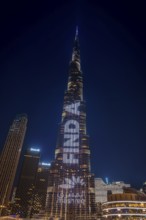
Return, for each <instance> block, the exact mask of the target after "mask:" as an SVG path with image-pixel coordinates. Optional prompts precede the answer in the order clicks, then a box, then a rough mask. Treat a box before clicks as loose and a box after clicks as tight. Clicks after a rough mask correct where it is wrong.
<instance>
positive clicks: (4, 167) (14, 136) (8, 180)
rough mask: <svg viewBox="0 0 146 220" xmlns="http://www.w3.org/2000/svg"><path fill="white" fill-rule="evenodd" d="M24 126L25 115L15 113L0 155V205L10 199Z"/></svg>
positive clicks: (25, 123)
mask: <svg viewBox="0 0 146 220" xmlns="http://www.w3.org/2000/svg"><path fill="white" fill-rule="evenodd" d="M26 126H27V116H26V115H24V114H23V115H17V116H16V118H15V119H14V121H13V123H12V125H11V126H10V129H9V132H8V136H7V138H6V141H5V144H4V147H3V150H2V152H1V155H0V206H7V205H8V203H9V201H10V197H11V194H12V187H13V184H14V179H15V175H16V171H17V166H18V162H19V158H20V153H21V149H22V145H23V141H24V137H25V133H26Z"/></svg>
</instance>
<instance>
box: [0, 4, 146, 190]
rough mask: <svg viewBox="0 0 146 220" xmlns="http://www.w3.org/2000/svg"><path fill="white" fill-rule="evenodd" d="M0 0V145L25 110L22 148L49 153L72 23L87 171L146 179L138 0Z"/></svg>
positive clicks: (143, 16)
mask: <svg viewBox="0 0 146 220" xmlns="http://www.w3.org/2000/svg"><path fill="white" fill-rule="evenodd" d="M51 2H52V1H48V0H44V1H37V0H35V1H30V0H29V1H23V0H21V1H15V0H14V1H4V3H3V4H2V1H1V3H0V103H1V105H0V106H1V107H0V147H1V149H2V147H3V144H4V141H5V138H6V136H7V132H8V129H9V126H10V124H11V123H12V121H13V119H14V117H15V115H17V114H20V113H26V114H27V115H28V129H27V134H26V138H25V144H24V149H23V151H24V150H25V149H26V148H28V147H32V146H33V147H34V146H35V147H40V148H41V151H42V160H44V161H49V162H50V161H51V160H53V158H54V150H55V146H56V139H57V134H58V123H59V122H60V120H61V113H62V106H63V95H64V91H65V89H66V85H67V78H68V64H69V61H70V59H71V53H72V47H73V40H74V35H75V27H76V25H78V26H79V39H80V49H81V61H82V63H81V65H82V71H83V74H84V99H85V100H86V104H87V130H88V134H89V135H90V148H91V165H92V172H94V173H95V175H96V177H102V178H104V179H105V177H109V180H110V181H120V180H123V181H125V182H127V183H131V184H132V185H133V186H141V185H142V183H143V182H144V181H145V180H146V173H145V169H146V31H145V27H146V13H145V10H146V3H145V1H138V2H137V3H134V2H133V1H109V0H108V1H104V0H102V1H97V0H95V1H92V0H90V1H87V0H83V1H80V0H74V1H61V0H60V1H53V3H51Z"/></svg>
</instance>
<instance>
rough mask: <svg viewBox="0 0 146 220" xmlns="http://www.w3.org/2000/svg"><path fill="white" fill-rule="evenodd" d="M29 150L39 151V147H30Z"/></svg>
mask: <svg viewBox="0 0 146 220" xmlns="http://www.w3.org/2000/svg"><path fill="white" fill-rule="evenodd" d="M30 151H34V152H40V149H39V148H32V147H31V148H30Z"/></svg>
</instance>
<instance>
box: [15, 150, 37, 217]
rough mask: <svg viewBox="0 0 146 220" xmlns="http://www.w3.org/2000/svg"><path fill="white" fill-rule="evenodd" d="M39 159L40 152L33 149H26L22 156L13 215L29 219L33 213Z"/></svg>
mask: <svg viewBox="0 0 146 220" xmlns="http://www.w3.org/2000/svg"><path fill="white" fill-rule="evenodd" d="M39 159H40V150H39V149H35V148H30V149H28V150H27V153H26V154H25V156H24V161H23V164H22V169H21V172H20V178H19V182H18V186H17V190H16V196H15V204H14V207H13V211H12V213H14V214H19V215H20V217H30V216H31V215H32V212H33V201H34V195H35V183H36V176H37V170H38V165H39Z"/></svg>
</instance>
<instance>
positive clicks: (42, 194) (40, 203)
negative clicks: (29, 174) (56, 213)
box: [33, 163, 50, 215]
mask: <svg viewBox="0 0 146 220" xmlns="http://www.w3.org/2000/svg"><path fill="white" fill-rule="evenodd" d="M49 169H50V164H49V163H40V164H39V166H38V170H37V176H36V181H35V193H34V194H35V195H34V201H33V215H34V214H38V213H39V214H40V212H41V213H43V212H45V207H46V197H47V187H48V178H49Z"/></svg>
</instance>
